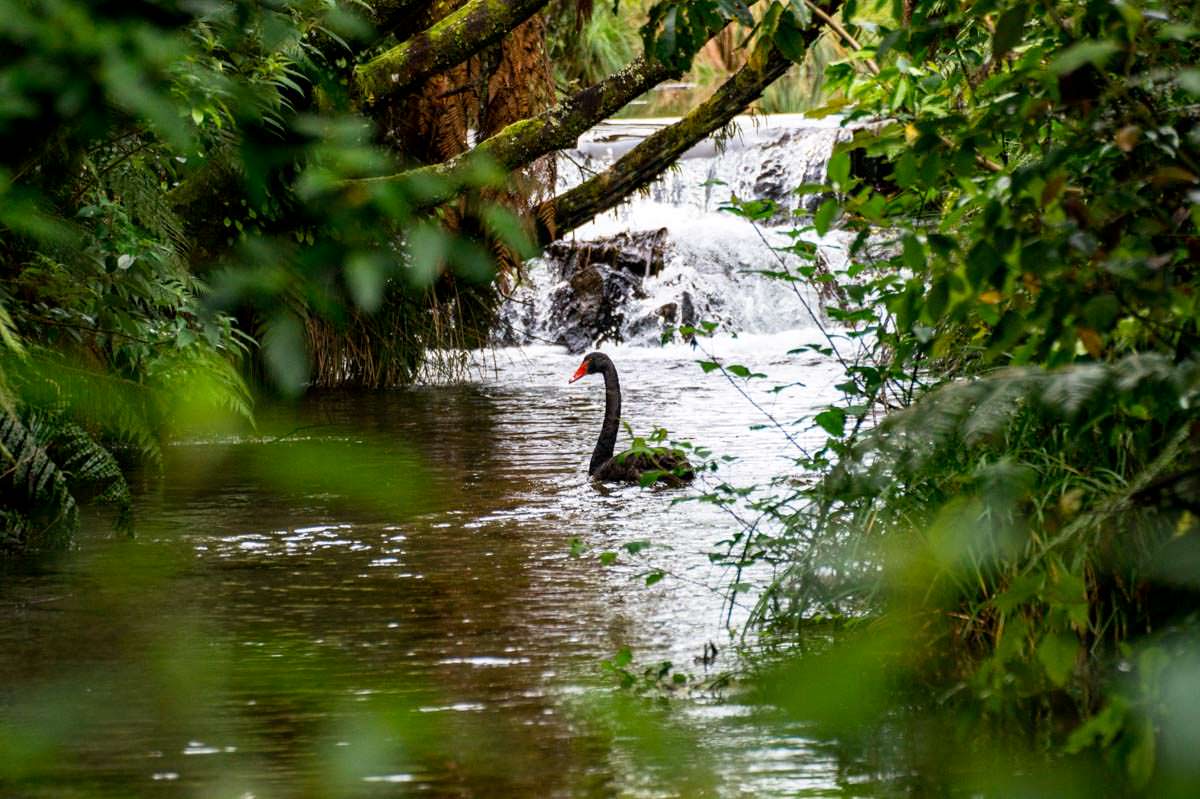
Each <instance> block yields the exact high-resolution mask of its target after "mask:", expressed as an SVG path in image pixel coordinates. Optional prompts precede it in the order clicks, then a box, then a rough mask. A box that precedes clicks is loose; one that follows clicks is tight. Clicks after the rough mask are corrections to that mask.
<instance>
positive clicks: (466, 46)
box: [354, 0, 548, 105]
mask: <svg viewBox="0 0 1200 799" xmlns="http://www.w3.org/2000/svg"><path fill="white" fill-rule="evenodd" d="M547 2H548V0H471V1H470V2H468V3H466V4H465V5H463V6H462V7H461V8H459V9H458V10H456V11H454V12H453V13H451V14H448V15H446V16H445V17H444V18H443V19H441V20H439V21H438V22H437V23H435V24H434V25H433V26H431V27H430V28H428V29H426V30H424V31H422V32H420V33H418V34H416V35H414V36H412V37H411V38H409V39H407V40H406V41H404V42H402V43H400V44H398V45H396V46H395V47H393V48H391V49H390V50H388V51H386V52H384V53H381V54H379V55H378V56H376V57H375V58H373V59H371V60H370V61H368V62H367V63H365V64H363V65H361V66H359V67H358V68H357V69H356V70H355V71H354V75H355V84H356V85H355V89H356V91H357V92H358V94H359V96H360V97H361V98H362V101H363V102H365V103H366V104H367V105H371V104H373V103H375V102H376V101H378V100H379V99H380V98H382V97H385V96H387V95H389V94H392V93H395V92H402V91H405V90H407V89H409V88H411V87H413V86H416V85H417V84H418V83H420V82H421V81H423V80H425V79H426V78H428V77H430V76H432V75H436V74H437V73H439V72H442V71H444V70H446V69H449V68H450V67H453V66H455V65H456V64H460V63H462V62H463V61H466V60H467V59H468V58H470V57H471V56H472V55H474V54H475V53H477V52H479V51H480V50H482V49H483V48H485V47H487V46H488V45H491V44H494V43H495V42H497V41H499V40H500V39H501V38H503V37H504V36H505V34H507V33H509V32H510V31H511V30H513V29H514V28H516V27H517V26H518V25H520V24H521V23H523V22H524V21H525V20H527V19H529V18H530V17H531V16H533V15H534V14H536V13H537V12H538V11H539V10H540V9H541V8H542V7H543V6H545V5H546V4H547Z"/></svg>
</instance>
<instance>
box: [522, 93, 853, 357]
mask: <svg viewBox="0 0 1200 799" xmlns="http://www.w3.org/2000/svg"><path fill="white" fill-rule="evenodd" d="M669 121H670V120H652V119H651V120H613V121H610V122H607V123H605V124H603V125H600V126H597V127H596V128H595V129H593V130H592V131H590V132H589V133H588V134H587V135H585V136H584V137H583V138H582V139H581V140H580V142H579V145H578V147H577V148H576V149H574V150H572V151H569V152H567V153H564V154H562V156H561V157H560V159H559V163H558V181H559V186H558V191H560V192H562V191H565V190H567V189H569V188H571V187H573V186H575V185H577V184H579V183H580V182H582V181H583V180H585V179H587V178H588V177H590V176H591V175H592V174H595V173H596V172H599V171H602V170H604V169H605V168H607V167H608V166H609V165H611V164H612V163H613V161H615V160H616V159H617V158H619V157H621V156H622V155H623V154H624V153H626V152H627V151H628V150H629V149H630V148H631V147H633V146H635V145H636V144H637V143H638V142H639V141H641V140H642V139H643V138H645V137H646V136H648V135H650V134H652V133H653V132H654V131H655V130H657V129H658V128H659V127H661V126H662V125H663V124H666V123H668V122H669ZM849 135H850V129H848V128H843V127H841V126H840V121H839V120H837V119H836V118H829V119H825V120H807V119H804V118H803V117H800V116H796V115H779V116H769V117H758V118H750V117H739V118H737V119H736V120H735V121H734V123H733V125H732V126H731V132H730V134H729V136H728V137H727V138H726V139H725V140H723V141H722V142H716V141H715V140H712V139H709V140H706V141H704V142H702V143H701V144H699V145H697V146H696V147H694V148H692V149H691V150H689V151H688V153H686V154H685V155H684V157H683V158H682V159H681V160H680V161H679V162H678V163H677V165H676V166H675V168H673V169H672V170H670V171H668V172H667V173H666V174H664V175H663V176H662V177H661V178H660V179H658V180H657V181H655V182H653V183H652V184H651V185H650V186H648V187H647V188H646V190H645V191H644V192H640V193H638V194H636V195H634V196H633V197H632V198H630V200H629V201H628V202H626V203H625V204H623V205H621V206H619V207H617V208H615V209H613V210H612V211H609V212H607V213H605V214H602V215H600V216H598V217H596V218H595V219H593V220H592V221H591V222H589V223H588V224H586V225H584V226H582V227H580V228H579V229H578V230H576V231H573V232H572V233H571V234H570V239H572V240H581V241H587V240H593V239H597V238H603V237H607V236H612V235H613V234H617V233H623V232H639V231H656V230H659V229H665V230H666V231H667V235H666V248H665V253H664V257H663V269H662V271H661V272H660V273H659V274H657V275H653V276H649V277H647V278H646V279H645V280H644V281H642V282H641V283H640V284H639V291H638V292H636V296H634V297H633V298H631V301H630V302H629V303H628V304H627V307H626V308H624V309H623V317H624V318H623V322H622V324H621V329H620V330H619V331H618V336H617V339H618V340H619V341H621V342H626V343H639V344H643V345H646V346H653V345H655V344H657V342H658V341H659V339H660V337H661V335H662V332H663V330H664V322H663V316H664V314H663V310H664V308H666V307H668V306H671V305H673V306H675V307H681V306H682V304H683V302H684V300H683V298H684V295H685V294H686V295H687V298H688V299H687V304H688V305H690V306H692V307H694V309H695V312H696V314H697V318H698V319H702V320H705V321H709V322H713V323H716V324H719V325H720V326H721V327H722V328H723V329H725V330H728V331H736V332H748V331H751V332H754V333H780V332H783V331H787V330H793V329H812V328H814V327H815V326H816V325H817V324H823V323H824V320H823V319H822V318H821V314H820V309H821V301H820V298H818V297H817V296H816V294H815V292H813V291H812V290H811V289H810V288H809V287H808V286H807V285H806V284H804V283H797V284H794V285H792V286H790V287H783V288H781V284H780V283H779V282H778V281H775V280H769V279H766V278H764V277H762V275H761V272H763V271H764V270H766V271H772V272H780V271H790V272H792V273H793V274H796V270H797V268H798V267H800V266H801V265H803V264H806V263H810V261H808V260H805V259H801V258H799V257H797V256H796V255H793V254H791V253H789V252H785V251H783V248H786V247H788V245H790V244H792V243H793V242H794V240H795V239H794V237H793V235H792V231H793V230H794V229H796V228H800V227H803V226H804V224H805V223H806V221H807V220H806V219H805V218H804V214H805V213H806V211H807V210H811V208H812V206H813V205H814V204H815V202H816V201H817V200H818V197H817V195H814V194H805V195H799V194H796V193H794V192H793V191H792V189H793V188H794V187H796V186H800V185H803V184H806V183H807V184H812V183H820V182H822V181H823V180H824V179H825V171H826V165H827V163H828V161H829V158H830V156H831V155H832V153H833V147H834V145H835V144H836V143H837V142H839V141H841V140H843V139H845V138H846V137H847V136H849ZM763 197H766V198H769V199H772V200H773V201H775V202H776V203H777V204H778V207H779V209H780V210H779V213H777V214H776V215H774V216H773V217H772V218H771V219H769V220H765V221H762V222H759V223H757V224H755V223H751V222H749V221H747V220H745V219H743V218H741V217H739V216H737V215H735V214H732V213H730V212H729V211H728V206H729V205H730V201H731V199H733V198H740V199H742V200H748V199H752V198H763ZM799 238H800V239H801V240H803V241H806V242H810V243H812V244H814V245H815V247H816V253H817V255H816V257H817V261H818V263H819V264H820V265H821V266H822V267H824V268H827V269H830V270H833V271H838V270H842V269H844V268H845V266H846V262H847V248H848V246H849V244H850V241H851V239H852V238H853V237H852V236H849V235H847V234H845V233H842V232H840V231H831V232H829V233H828V234H827V235H825V236H818V235H816V233H815V232H813V231H811V230H808V231H805V232H803V233H801V234H800V236H799ZM560 277H561V276H560V275H559V274H558V272H557V270H556V269H555V268H553V266H552V265H548V264H546V263H544V262H543V261H540V260H535V261H533V262H532V263H530V264H529V265H528V266H527V268H526V278H527V282H526V285H524V286H523V287H521V288H519V289H518V290H517V291H515V292H514V293H513V297H512V300H511V302H509V303H508V304H507V305H506V306H505V307H503V308H502V314H501V328H502V330H501V334H502V337H503V338H504V340H505V341H506V342H518V343H536V342H554V341H556V340H558V335H559V333H560V332H561V331H559V330H557V329H556V326H555V325H556V318H557V316H556V314H555V312H554V305H555V302H556V289H560V288H561V287H562V286H563V285H564V283H563V281H561V280H560ZM557 301H558V302H560V303H561V301H562V295H561V294H559V295H558V296H557Z"/></svg>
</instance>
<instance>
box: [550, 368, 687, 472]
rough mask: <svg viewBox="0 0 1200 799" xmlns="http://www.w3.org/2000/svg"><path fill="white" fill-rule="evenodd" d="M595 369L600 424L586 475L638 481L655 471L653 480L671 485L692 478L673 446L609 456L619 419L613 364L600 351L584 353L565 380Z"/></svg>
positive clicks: (618, 388)
mask: <svg viewBox="0 0 1200 799" xmlns="http://www.w3.org/2000/svg"><path fill="white" fill-rule="evenodd" d="M597 372H599V373H600V374H602V375H604V425H603V426H601V428H600V438H599V439H598V440H597V441H596V449H595V451H594V452H592V462H591V463H590V464H588V474H589V475H591V476H592V478H593V479H595V480H601V481H604V482H607V483H639V482H641V479H642V475H643V474H644V473H646V472H650V471H656V472H660V474H658V475H657V476H656V477H655V482H663V483H666V484H668V485H672V486H678V485H682V484H683V483H685V482H687V481H689V480H691V479H692V478H693V477H695V473H694V472H693V470H692V465H691V464H690V463H688V461H687V458H685V457H684V456H683V453H682V452H680V451H679V450H677V449H667V448H665V447H647V448H639V449H638V450H636V451H635V450H626V451H624V452H622V453H620V454H619V455H615V456H614V455H613V449H614V448H615V447H616V444H617V427H618V426H619V425H620V421H621V383H620V381H618V380H617V367H616V366H614V365H613V362H612V359H611V358H609V357H608V356H607V355H605V354H604V353H602V352H592V353H588V354H587V355H586V356H584V358H583V363H581V364H579V368H578V369H577V370H575V374H574V376H572V377H571V379H570V380H568V381H567V382H568V383H574V382H575V381H576V380H578V379H579V378H581V377H583V376H584V375H594V374H596V373H597Z"/></svg>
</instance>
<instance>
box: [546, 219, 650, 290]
mask: <svg viewBox="0 0 1200 799" xmlns="http://www.w3.org/2000/svg"><path fill="white" fill-rule="evenodd" d="M666 254H667V229H666V228H665V227H664V228H659V229H658V230H640V231H635V232H632V233H618V234H617V235H615V236H607V237H605V238H602V239H596V240H594V241H556V242H554V243H552V244H551V245H550V246H548V247H547V248H546V252H545V258H546V259H547V260H549V261H551V262H552V263H554V264H556V265H557V266H558V267H559V275H558V276H559V279H560V280H569V279H570V276H571V275H572V274H574V273H575V272H576V271H578V270H579V269H581V268H583V267H586V266H588V265H590V264H599V265H602V266H607V267H609V268H610V269H616V270H620V271H623V272H628V273H629V274H631V275H638V276H639V277H650V276H651V275H657V274H658V273H659V272H661V271H662V268H663V264H664V263H665V260H666Z"/></svg>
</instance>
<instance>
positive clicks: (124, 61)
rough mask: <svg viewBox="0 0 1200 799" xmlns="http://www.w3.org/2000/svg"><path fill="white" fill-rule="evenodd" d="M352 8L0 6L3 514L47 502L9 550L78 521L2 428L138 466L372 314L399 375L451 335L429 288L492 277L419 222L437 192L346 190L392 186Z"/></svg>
mask: <svg viewBox="0 0 1200 799" xmlns="http://www.w3.org/2000/svg"><path fill="white" fill-rule="evenodd" d="M364 10H365V9H364V7H361V6H358V5H356V4H354V3H348V4H340V3H336V2H326V1H325V0H311V1H310V0H302V1H301V2H291V3H260V2H249V1H247V2H230V3H225V2H220V3H218V2H211V3H207V2H201V3H177V2H170V1H169V0H163V1H162V2H137V3H122V4H112V3H100V2H86V0H54V1H53V2H44V3H34V4H30V3H23V2H12V3H3V4H0V51H2V52H3V55H2V56H0V87H2V88H0V148H2V152H3V156H2V157H0V348H2V349H3V352H2V353H0V407H2V411H0V413H2V414H3V415H4V416H5V417H6V418H7V419H8V420H9V422H10V423H11V424H12V425H13V427H12V431H13V432H12V435H13V436H14V438H12V439H11V440H10V441H8V442H6V443H8V444H13V446H12V447H8V448H7V449H6V450H5V452H4V458H5V463H6V468H5V472H6V473H10V472H11V473H12V474H13V475H15V476H14V477H13V479H12V480H9V481H7V482H6V483H5V489H4V496H3V502H2V504H3V505H4V506H5V507H6V508H7V507H10V506H11V507H12V508H15V509H20V508H25V509H26V510H29V509H30V508H32V507H33V506H37V505H39V504H41V503H43V502H44V503H46V504H47V505H48V506H51V507H52V508H57V509H56V510H53V511H52V512H50V513H49V515H48V516H46V518H45V519H43V521H42V522H39V523H38V524H36V525H34V527H36V528H37V529H32V528H30V526H29V525H28V524H26V523H25V522H21V521H19V519H20V517H21V514H22V513H24V511H19V510H16V511H14V512H15V513H16V515H12V514H7V512H6V517H5V518H6V519H10V522H11V525H10V527H11V531H10V533H9V534H6V535H5V537H4V538H3V539H2V540H3V541H4V543H5V545H6V546H8V547H16V548H23V547H28V546H31V545H33V544H35V543H36V542H38V541H41V542H43V543H44V542H46V541H50V540H61V538H62V535H61V534H62V532H63V531H62V530H57V529H51V528H58V527H64V528H65V529H66V530H68V531H69V528H70V527H71V526H72V524H73V520H74V518H75V517H74V513H73V510H72V508H73V500H72V493H71V492H69V491H68V492H61V491H57V490H55V492H51V493H47V491H48V486H50V485H51V484H53V485H58V484H59V483H57V482H55V480H57V479H58V478H57V477H53V475H57V474H58V471H63V469H64V467H65V464H63V463H61V462H59V463H58V467H60V468H59V469H58V470H57V471H53V470H48V469H41V468H38V469H34V468H31V467H32V466H33V465H35V464H37V465H44V464H45V463H46V461H45V460H44V458H45V457H46V456H47V455H48V454H49V453H50V450H49V449H47V447H46V445H45V444H44V443H35V441H37V437H36V436H34V437H29V436H25V435H24V434H21V433H18V432H17V430H18V429H26V428H28V429H30V430H32V429H33V427H34V425H33V424H32V423H33V420H35V419H36V420H38V425H37V427H38V429H46V428H47V425H50V426H51V427H54V428H55V429H60V430H63V431H67V430H69V431H71V435H72V436H74V437H75V438H74V439H73V440H78V436H79V435H81V434H82V435H86V436H88V437H89V438H90V439H91V440H92V441H93V444H94V447H95V448H96V449H95V451H96V452H97V453H98V452H99V451H101V450H103V449H108V450H109V451H111V452H112V453H114V454H116V455H117V457H118V460H121V461H124V462H132V461H134V460H147V459H148V460H149V461H150V462H153V461H154V460H155V459H156V458H157V457H158V450H159V446H160V443H161V442H162V441H163V440H164V439H167V438H170V437H172V436H179V435H188V434H192V433H195V432H198V431H207V432H228V431H231V430H234V429H237V428H239V427H245V426H246V425H247V424H248V423H249V422H250V419H251V406H252V402H251V387H250V385H249V384H248V382H247V379H249V381H250V383H253V382H257V381H258V380H259V379H260V378H262V382H263V384H264V385H267V386H271V387H272V390H274V391H278V392H281V393H283V394H285V395H291V396H294V395H296V394H298V393H299V392H300V391H301V390H303V389H304V387H305V386H306V385H307V384H308V383H309V381H310V379H311V378H312V364H313V363H314V361H317V362H320V361H321V359H322V355H323V354H324V353H323V352H322V348H323V347H332V348H334V349H333V351H332V352H331V353H330V354H329V356H328V357H326V358H324V361H326V362H328V361H330V360H336V359H337V358H339V357H342V356H343V355H344V352H343V351H342V350H338V349H336V346H337V340H338V336H339V335H340V334H341V333H340V331H344V330H345V329H346V327H347V326H348V325H352V324H354V323H355V321H356V320H358V319H359V318H360V317H365V316H367V315H370V314H373V313H378V312H380V311H381V309H384V308H387V309H388V311H389V313H390V316H389V317H388V319H389V321H388V323H387V324H386V325H385V324H381V325H380V328H381V330H380V338H381V340H383V341H385V344H384V345H383V346H381V347H380V354H379V357H378V359H377V360H382V361H384V362H385V365H379V364H376V371H377V373H378V374H379V375H382V376H381V377H378V379H387V380H390V381H393V382H395V381H402V380H406V379H408V380H410V379H412V377H413V376H414V375H415V374H416V373H417V372H418V370H419V369H420V368H421V363H422V359H423V356H424V353H425V352H426V351H427V350H428V349H429V348H431V347H434V346H437V345H438V344H439V343H442V342H443V341H450V339H449V338H448V337H447V335H448V334H447V332H446V330H447V328H448V327H452V326H453V322H447V320H446V319H444V318H443V316H444V314H441V315H439V314H437V313H431V312H430V304H431V303H432V304H433V306H434V308H435V309H436V308H437V307H438V302H439V301H438V299H437V295H438V293H439V292H440V291H442V289H440V288H439V285H440V283H441V282H445V281H444V280H443V274H444V273H446V272H447V270H449V271H451V272H457V273H458V275H459V276H460V277H461V278H462V279H463V280H464V281H465V283H464V286H465V287H464V288H463V293H468V289H469V287H470V286H471V285H477V286H484V287H486V286H487V285H488V283H489V282H490V280H491V278H492V275H493V272H494V267H493V262H492V259H491V257H490V253H489V252H488V251H487V250H486V248H484V247H483V246H481V245H479V244H476V243H473V242H471V241H468V240H467V239H466V238H463V237H460V236H457V235H454V234H453V233H452V231H451V228H450V227H447V226H444V225H440V224H436V221H437V220H436V216H434V217H432V218H429V214H428V213H426V217H427V219H426V220H425V221H420V220H418V217H417V214H416V213H415V212H414V211H413V208H414V207H415V206H418V205H420V204H422V203H423V197H424V195H425V194H427V193H429V192H434V193H436V191H437V187H436V186H430V185H414V184H411V183H410V184H407V185H404V186H400V185H399V184H394V183H355V182H352V181H354V180H355V179H358V178H365V177H373V176H379V175H389V174H394V173H395V172H397V171H398V170H399V163H398V161H399V154H397V153H395V152H393V151H389V150H388V149H385V148H383V147H381V146H380V145H379V144H378V143H377V142H376V135H375V132H374V126H373V123H372V121H371V120H369V119H367V118H365V117H363V116H361V115H360V114H359V113H358V112H357V111H355V109H354V104H353V98H352V97H351V96H350V95H349V92H348V88H347V80H346V70H347V69H348V68H349V65H350V64H351V63H352V62H353V60H354V58H355V56H356V53H357V49H359V48H362V47H365V46H366V45H367V44H369V43H370V42H371V41H372V39H373V36H374V34H373V32H372V31H371V29H370V27H369V26H368V25H367V24H366V23H365V21H364V17H363V12H364ZM494 179H495V176H491V175H487V174H483V173H481V174H480V175H479V176H478V181H477V182H479V183H480V184H481V185H482V184H483V183H490V182H492V181H493V180H494ZM480 213H481V216H482V219H483V221H482V222H481V225H480V227H481V228H482V229H483V230H484V231H485V232H486V231H493V230H495V231H497V232H496V233H495V235H496V236H497V238H498V239H499V240H501V241H505V242H513V241H515V240H514V236H516V237H518V238H519V235H520V233H521V231H520V228H519V225H516V226H514V224H513V222H512V221H511V219H510V217H511V215H508V216H505V214H504V212H503V210H502V209H497V210H491V209H486V208H485V209H483V210H482V211H481V212H480ZM419 221H420V224H419V225H418V226H416V227H413V226H414V225H417V223H418V222H419ZM410 228H411V230H410ZM514 230H515V231H516V232H515V233H514ZM451 292H452V293H453V296H454V298H455V301H456V302H457V299H458V294H457V293H454V289H453V287H451ZM431 297H432V298H433V299H432V300H431V299H430V298H431ZM485 322H486V314H484V315H482V316H481V317H480V318H479V319H478V320H475V322H474V323H476V324H483V323H485ZM397 330H399V331H400V333H396V332H395V331H397ZM463 335H464V334H463V333H462V332H461V331H460V332H459V333H458V336H459V337H462V336H463ZM18 445H19V446H18ZM48 462H49V463H54V459H53V458H52V457H51V459H50V461H48ZM80 476H81V475H73V474H72V473H71V472H70V471H69V470H68V471H66V472H65V474H64V477H65V479H66V481H67V484H68V485H70V484H71V482H72V480H73V479H75V478H76V477H80ZM31 481H32V482H31ZM22 483H23V484H24V488H21V487H20V485H21V484H22ZM102 493H103V492H102ZM31 497H32V498H38V499H37V500H36V501H34V502H33V504H32V505H31V504H30V498H31ZM53 497H57V499H53ZM10 517H11V518H10ZM13 525H15V526H13ZM18 531H19V532H18Z"/></svg>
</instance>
